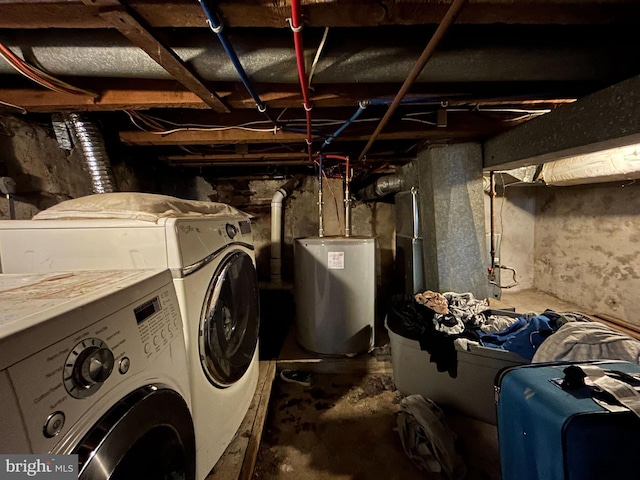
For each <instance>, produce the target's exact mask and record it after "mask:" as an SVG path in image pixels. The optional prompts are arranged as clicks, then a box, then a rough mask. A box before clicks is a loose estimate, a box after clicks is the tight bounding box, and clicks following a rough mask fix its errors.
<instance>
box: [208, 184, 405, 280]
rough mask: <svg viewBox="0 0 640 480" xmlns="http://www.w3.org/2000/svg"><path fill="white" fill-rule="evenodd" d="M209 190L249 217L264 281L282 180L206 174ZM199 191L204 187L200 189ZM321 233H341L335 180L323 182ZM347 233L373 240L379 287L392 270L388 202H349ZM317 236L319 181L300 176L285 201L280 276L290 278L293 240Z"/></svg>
mask: <svg viewBox="0 0 640 480" xmlns="http://www.w3.org/2000/svg"><path fill="white" fill-rule="evenodd" d="M206 180H207V182H208V183H209V184H210V185H211V190H210V191H209V193H208V194H207V198H200V199H201V200H207V199H209V200H213V201H219V202H224V203H229V204H231V205H234V206H236V207H238V208H240V209H241V210H243V211H245V212H247V213H250V214H251V215H253V216H254V218H253V220H252V223H253V234H254V242H255V246H256V261H257V264H258V277H259V279H260V280H261V281H269V275H270V270H269V269H270V256H271V198H272V197H273V194H274V193H275V192H276V191H277V189H278V188H280V187H281V186H282V185H283V184H284V183H285V182H286V180H225V181H221V180H216V179H215V178H207V179H206ZM203 191H204V190H203ZM323 195H324V234H325V236H336V235H343V234H344V195H343V186H342V181H341V180H340V179H329V180H325V181H324V187H323ZM351 214H352V216H351V218H352V221H351V228H352V232H351V234H352V235H353V236H375V237H376V238H377V255H378V258H377V260H378V261H377V265H378V268H377V278H378V282H377V283H378V285H379V286H382V285H384V283H385V278H390V275H391V271H392V269H393V250H394V247H393V241H394V231H395V230H394V222H393V205H391V204H387V203H360V202H355V203H354V204H352V210H351ZM317 235H318V184H317V179H316V178H315V177H313V176H307V177H304V178H303V180H302V184H301V186H300V187H299V188H298V189H296V190H295V191H294V192H293V194H292V195H291V196H290V197H288V198H287V199H285V201H284V219H283V236H282V239H283V252H282V259H283V262H282V275H283V280H284V281H285V282H292V281H293V240H294V239H295V238H300V237H314V236H317Z"/></svg>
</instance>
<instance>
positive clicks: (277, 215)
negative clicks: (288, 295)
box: [271, 188, 287, 284]
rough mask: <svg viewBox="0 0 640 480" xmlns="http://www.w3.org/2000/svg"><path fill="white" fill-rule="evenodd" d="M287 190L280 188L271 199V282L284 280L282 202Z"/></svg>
mask: <svg viewBox="0 0 640 480" xmlns="http://www.w3.org/2000/svg"><path fill="white" fill-rule="evenodd" d="M286 197H287V192H286V190H284V189H283V188H279V189H278V190H277V191H276V193H274V194H273V198H272V199H271V283H278V284H279V283H281V282H282V202H283V200H284V199H285V198H286Z"/></svg>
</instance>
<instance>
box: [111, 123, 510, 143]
mask: <svg viewBox="0 0 640 480" xmlns="http://www.w3.org/2000/svg"><path fill="white" fill-rule="evenodd" d="M486 123H487V125H484V126H483V125H482V123H481V122H478V123H477V124H476V125H475V126H474V127H473V128H472V127H471V125H469V126H466V127H458V128H453V127H451V128H449V127H447V128H435V127H430V128H423V129H411V130H402V131H391V132H383V133H381V134H380V135H379V136H378V138H379V139H380V140H420V139H424V140H433V141H446V140H462V139H464V140H471V139H477V138H478V137H479V136H483V135H485V136H487V135H489V134H491V133H495V132H496V130H499V129H498V128H496V126H495V125H493V126H492V125H490V124H489V122H486ZM504 128H506V127H504ZM369 136H370V133H368V132H367V133H361V134H343V135H341V136H339V137H337V138H335V139H334V142H353V141H358V142H359V141H366V140H368V139H369ZM305 137H306V135H305V134H304V133H292V132H283V131H282V130H280V131H278V132H277V133H275V134H274V133H269V132H247V131H243V130H218V131H215V130H211V131H179V132H174V133H169V134H166V135H165V134H158V133H152V132H142V131H125V132H120V141H121V142H122V143H124V144H126V145H137V146H166V145H220V144H244V143H254V144H273V143H304V142H305Z"/></svg>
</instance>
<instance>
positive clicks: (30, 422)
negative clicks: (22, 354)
mask: <svg viewBox="0 0 640 480" xmlns="http://www.w3.org/2000/svg"><path fill="white" fill-rule="evenodd" d="M107 300H108V299H107ZM110 307H111V308H105V311H111V312H114V313H111V314H110V315H108V316H106V317H104V318H102V319H99V318H98V319H96V320H98V321H96V322H95V323H93V324H91V325H90V326H88V327H86V328H84V329H82V330H80V331H78V332H76V333H75V334H74V335H72V336H70V337H67V338H65V339H64V340H61V341H59V342H56V343H55V344H53V345H51V346H49V347H47V348H46V349H44V350H41V351H40V352H38V353H36V354H34V355H32V356H30V357H28V358H26V359H24V360H23V361H21V362H19V363H17V364H15V365H13V366H11V367H9V368H8V373H9V376H10V378H11V382H12V383H13V386H14V390H15V393H16V396H17V398H18V401H19V404H20V406H21V409H22V411H23V416H24V419H25V423H26V426H27V433H28V436H29V439H30V441H31V444H32V446H33V448H34V449H35V450H36V451H49V450H50V448H51V447H52V445H53V444H55V442H57V441H58V439H59V438H60V437H62V436H63V435H65V434H66V432H67V431H68V430H69V428H71V426H73V425H74V424H75V423H76V422H77V421H78V420H79V419H80V418H81V417H82V416H83V415H84V414H85V413H87V412H90V411H93V410H91V409H92V407H94V406H95V405H96V404H97V403H98V402H101V403H100V409H103V410H104V409H106V408H108V406H107V407H105V406H104V403H105V402H104V401H103V400H105V399H106V398H109V397H108V395H109V394H110V393H111V392H112V391H113V392H114V397H115V396H116V395H117V398H113V399H111V398H109V402H110V403H115V402H117V401H119V400H120V398H121V396H123V395H124V394H126V393H127V392H124V391H122V390H123V389H127V388H129V387H127V386H126V384H125V383H124V382H126V380H127V379H130V378H134V377H136V376H137V375H138V374H140V373H144V370H145V369H148V368H150V367H151V368H153V364H154V361H155V359H156V357H158V356H159V355H161V354H162V352H163V351H164V350H165V349H166V348H167V347H168V346H169V344H170V343H171V342H172V341H173V340H174V339H176V340H179V341H180V342H181V343H182V342H183V339H182V336H181V332H182V321H181V318H180V313H179V307H178V304H177V299H176V296H175V291H174V290H173V286H172V285H171V286H169V285H166V286H165V287H163V288H162V289H159V290H157V291H155V292H154V293H153V294H151V295H148V296H146V297H144V298H142V299H140V300H139V301H137V302H135V303H134V304H132V305H128V306H125V307H124V308H120V309H117V305H111V306H110ZM80 311H81V309H80ZM92 311H94V312H95V311H96V309H93V310H92ZM77 314H78V311H76V312H74V315H77ZM69 318H70V321H73V320H74V317H73V316H71V315H70V317H69ZM83 323H84V324H85V325H86V324H88V323H89V322H83ZM34 335H37V331H36V332H34ZM141 381H143V380H141ZM137 386H138V385H134V386H131V388H136V387H137ZM95 420H97V418H95V419H94V421H95ZM56 437H57V438H56Z"/></svg>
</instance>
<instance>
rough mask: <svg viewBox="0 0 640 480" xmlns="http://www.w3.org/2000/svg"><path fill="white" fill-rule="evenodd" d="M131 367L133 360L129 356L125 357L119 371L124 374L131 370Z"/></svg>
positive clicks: (121, 361)
mask: <svg viewBox="0 0 640 480" xmlns="http://www.w3.org/2000/svg"><path fill="white" fill-rule="evenodd" d="M129 367H131V360H129V357H123V358H122V359H121V360H120V364H119V365H118V371H119V372H120V373H121V374H122V375H124V374H125V373H127V372H128V371H129Z"/></svg>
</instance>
